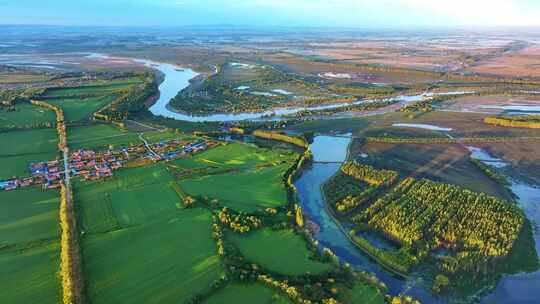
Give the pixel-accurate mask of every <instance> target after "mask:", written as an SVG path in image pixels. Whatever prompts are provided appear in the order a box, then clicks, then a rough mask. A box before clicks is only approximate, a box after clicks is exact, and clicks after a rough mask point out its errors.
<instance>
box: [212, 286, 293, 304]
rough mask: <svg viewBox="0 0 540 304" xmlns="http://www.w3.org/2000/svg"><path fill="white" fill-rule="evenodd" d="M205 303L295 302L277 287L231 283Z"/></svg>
mask: <svg viewBox="0 0 540 304" xmlns="http://www.w3.org/2000/svg"><path fill="white" fill-rule="evenodd" d="M205 303H207V304H229V303H267V304H288V303H293V302H292V301H291V300H289V298H287V297H286V296H285V295H284V294H283V293H281V292H280V291H278V290H277V289H272V288H270V287H267V286H266V285H263V284H249V285H248V284H231V285H228V286H227V287H225V288H224V289H222V290H220V291H218V292H217V293H215V294H214V295H212V297H210V299H208V301H206V302H205Z"/></svg>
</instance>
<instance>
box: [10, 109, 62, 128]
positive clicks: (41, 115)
mask: <svg viewBox="0 0 540 304" xmlns="http://www.w3.org/2000/svg"><path fill="white" fill-rule="evenodd" d="M55 122H56V118H55V116H54V112H53V111H51V110H46V109H43V108H40V107H37V106H34V105H31V104H17V105H16V106H15V111H10V112H8V111H6V110H5V109H3V108H1V107H0V128H4V127H10V126H17V127H22V126H25V125H35V124H42V123H51V124H54V123H55Z"/></svg>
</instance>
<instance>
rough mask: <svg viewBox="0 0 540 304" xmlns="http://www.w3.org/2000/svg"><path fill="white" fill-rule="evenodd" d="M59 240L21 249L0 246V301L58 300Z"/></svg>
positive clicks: (59, 295)
mask: <svg viewBox="0 0 540 304" xmlns="http://www.w3.org/2000/svg"><path fill="white" fill-rule="evenodd" d="M59 264H60V245H59V242H58V241H55V242H51V243H48V244H44V245H38V246H35V247H32V248H29V249H25V250H22V251H18V250H14V251H6V250H0V285H2V287H3V288H2V289H1V290H0V302H2V303H50V304H56V303H59V302H61V298H62V290H61V287H60V279H59V277H58V269H59Z"/></svg>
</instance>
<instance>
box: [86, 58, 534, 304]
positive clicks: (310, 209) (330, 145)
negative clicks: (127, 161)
mask: <svg viewBox="0 0 540 304" xmlns="http://www.w3.org/2000/svg"><path fill="white" fill-rule="evenodd" d="M88 57H89V58H92V59H104V60H106V59H107V58H109V57H107V56H105V55H100V54H90V55H89V56H88ZM132 60H133V61H134V62H137V63H140V64H144V65H145V66H148V67H151V68H154V69H156V70H158V71H160V72H161V73H163V74H164V76H165V77H164V81H163V82H162V83H161V84H160V85H159V91H160V97H159V99H158V100H157V102H156V103H155V104H154V105H153V106H152V107H150V111H151V112H152V113H153V114H154V115H156V116H163V117H167V118H172V119H177V120H183V121H190V122H224V121H239V120H257V119H263V118H265V117H268V116H272V117H271V119H279V116H283V115H290V114H294V113H297V112H300V111H304V110H320V109H333V108H339V107H344V106H348V105H350V103H343V104H332V105H323V106H316V107H292V108H278V109H274V110H272V111H265V112H260V113H237V114H213V115H208V116H192V115H187V114H185V113H180V112H177V111H175V110H174V109H172V108H171V107H170V105H169V103H170V101H171V99H172V98H174V97H175V96H176V95H177V94H178V92H180V91H181V90H183V89H184V88H186V87H187V86H189V84H190V81H191V80H192V79H193V78H195V77H197V76H198V73H196V72H194V71H193V70H191V69H187V68H181V67H178V66H175V65H173V64H168V63H158V62H153V61H150V60H140V59H132ZM466 93H468V92H446V93H439V95H449V94H455V95H460V94H466ZM433 96H434V94H432V93H424V94H419V95H414V96H398V97H394V99H395V100H399V101H400V102H402V103H404V104H407V103H410V102H415V101H419V100H422V99H424V98H430V97H433ZM365 102H370V101H368V100H362V101H357V102H356V103H355V104H359V103H365ZM351 140H352V139H351V138H350V137H347V136H317V137H315V139H314V142H313V144H312V145H311V150H312V152H313V156H314V163H313V165H312V166H311V167H310V168H308V169H306V170H305V171H304V173H303V174H302V176H301V177H300V178H299V179H298V180H297V181H296V182H295V185H296V187H297V189H298V195H299V201H300V204H301V206H302V208H303V210H304V213H305V215H306V218H307V219H309V220H311V221H313V222H315V223H316V224H317V225H318V226H319V227H320V231H319V233H317V234H316V235H315V238H316V239H317V240H318V241H319V243H320V244H321V245H322V246H325V247H328V248H330V249H332V251H333V252H334V253H335V254H336V255H338V256H339V257H340V259H341V260H342V261H344V262H348V263H350V264H351V265H353V266H356V267H358V268H359V269H362V270H366V271H368V272H373V273H375V274H376V275H377V277H378V278H379V279H380V280H381V281H383V282H384V283H385V284H386V285H387V286H388V288H389V292H390V293H391V294H400V293H404V294H407V295H411V296H413V297H414V298H416V299H419V300H420V301H421V302H422V303H447V302H448V299H443V298H440V297H438V296H436V295H434V294H433V293H432V292H431V290H430V289H429V287H427V286H428V284H423V282H422V279H421V276H420V275H418V274H415V273H412V274H411V275H410V276H409V277H408V278H406V279H403V278H399V277H396V276H394V275H392V274H390V273H389V272H388V271H386V270H384V269H383V268H381V266H379V265H378V264H377V263H375V262H374V261H372V260H371V259H370V258H368V257H367V256H366V255H365V254H363V253H362V252H361V251H360V250H358V249H357V248H356V247H355V246H354V245H353V244H352V243H351V242H350V241H349V239H348V238H347V235H346V232H344V231H343V230H342V229H341V228H340V226H339V225H338V223H336V222H335V221H334V219H333V218H332V216H331V214H330V213H329V212H328V210H327V209H326V206H325V203H324V200H323V196H322V193H321V185H322V184H324V183H325V182H326V181H327V180H328V179H329V178H330V177H331V176H332V175H334V174H335V173H336V172H337V170H339V167H340V166H341V163H342V162H343V161H345V160H346V159H347V153H348V146H349V144H350V143H351ZM475 151H476V152H475ZM472 152H473V156H474V153H476V155H487V154H485V152H482V153H480V151H478V150H474V151H472ZM481 160H482V159H481ZM497 160H498V159H497ZM483 161H486V163H488V164H490V165H493V158H491V157H490V159H483ZM501 162H502V160H501ZM504 166H506V164H500V166H497V167H499V168H501V167H504ZM511 183H512V185H511V190H512V191H513V192H514V193H515V194H516V195H517V196H518V198H519V199H518V203H519V204H520V206H521V207H522V209H523V210H524V212H525V214H526V216H527V217H528V219H529V220H530V221H531V223H532V224H533V226H534V227H536V229H533V233H534V240H535V242H536V250H537V252H540V248H539V245H540V232H539V229H538V227H537V226H536V225H537V224H538V223H540V208H539V202H540V188H537V187H533V186H530V185H528V184H526V183H523V182H521V181H519V180H517V179H511ZM539 286H540V272H539V271H536V272H534V273H528V274H527V273H520V274H514V275H507V276H504V277H503V278H502V279H501V280H500V281H499V283H498V285H497V286H496V288H495V289H494V290H493V291H492V292H491V293H490V294H488V295H487V296H485V297H484V298H483V299H482V300H481V301H479V300H478V299H477V300H476V302H482V303H539V300H538V299H540V288H539Z"/></svg>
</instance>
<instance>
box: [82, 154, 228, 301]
mask: <svg viewBox="0 0 540 304" xmlns="http://www.w3.org/2000/svg"><path fill="white" fill-rule="evenodd" d="M171 181H172V177H171V175H170V174H169V172H168V171H167V170H166V168H165V166H164V165H162V164H157V165H153V166H149V167H142V168H136V169H124V170H120V171H118V172H115V176H114V177H113V178H111V179H108V180H106V181H96V182H77V183H76V184H75V197H76V199H77V202H78V210H77V213H78V217H79V223H81V224H80V226H81V230H82V231H84V233H85V237H84V238H83V241H82V252H83V261H84V262H83V263H84V265H83V268H84V269H83V270H84V275H85V280H86V285H87V290H88V296H89V299H90V301H91V302H92V303H120V302H124V301H126V299H129V302H130V303H184V302H185V301H186V300H188V299H189V298H191V297H193V296H194V295H196V294H198V293H201V292H204V291H205V290H206V289H207V288H209V287H210V286H211V284H212V282H213V281H214V280H216V279H218V278H219V277H220V275H221V273H222V266H221V264H220V262H219V258H218V256H217V255H216V254H215V252H216V249H215V244H214V240H213V238H212V232H211V214H210V212H209V211H206V210H203V209H191V210H186V209H180V207H181V205H180V198H179V197H178V195H177V194H176V193H175V192H174V190H172V188H171V187H170V182H171Z"/></svg>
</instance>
